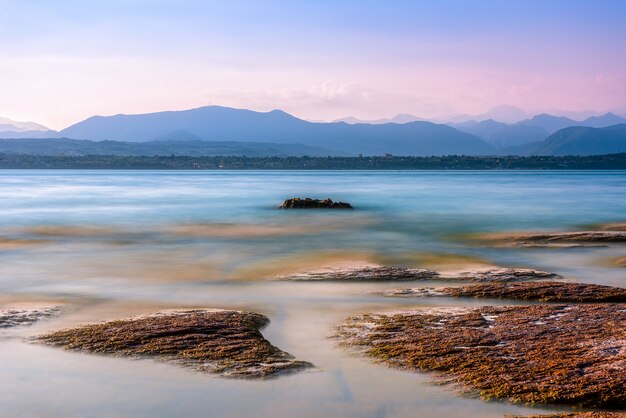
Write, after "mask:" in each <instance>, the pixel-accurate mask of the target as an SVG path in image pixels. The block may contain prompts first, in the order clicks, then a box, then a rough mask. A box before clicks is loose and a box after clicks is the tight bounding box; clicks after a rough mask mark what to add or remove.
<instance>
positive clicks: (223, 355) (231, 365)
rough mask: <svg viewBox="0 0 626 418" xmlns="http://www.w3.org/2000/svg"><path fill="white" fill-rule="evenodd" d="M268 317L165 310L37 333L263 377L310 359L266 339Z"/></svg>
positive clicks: (91, 348) (73, 345)
mask: <svg viewBox="0 0 626 418" xmlns="http://www.w3.org/2000/svg"><path fill="white" fill-rule="evenodd" d="M268 323H269V320H268V319H267V318H266V317H265V316H263V315H260V314H257V313H252V312H239V311H224V310H190V311H179V312H164V313H160V314H155V315H149V316H142V317H137V318H131V319H123V320H116V321H110V322H105V323H102V324H93V325H85V326H81V327H78V328H73V329H68V330H61V331H57V332H53V333H51V334H47V335H43V336H40V337H37V339H36V340H39V341H42V342H44V343H47V344H50V345H53V346H61V347H63V348H66V349H69V350H80V351H86V352H91V353H102V354H111V355H117V356H129V357H153V358H158V359H163V360H166V361H171V362H174V363H177V364H180V365H184V366H191V367H194V368H196V369H198V370H201V371H207V372H211V373H217V374H220V375H222V376H225V377H251V378H267V377H273V376H276V375H278V374H281V373H286V372H295V371H299V370H302V369H305V368H308V367H312V364H311V363H308V362H305V361H299V360H296V359H295V358H294V357H293V356H292V355H290V354H289V353H286V352H284V351H282V350H280V349H278V348H277V347H274V346H273V345H272V344H270V342H269V341H267V340H266V339H265V338H264V337H263V335H261V332H260V331H259V330H260V329H261V328H263V327H264V326H265V325H267V324H268Z"/></svg>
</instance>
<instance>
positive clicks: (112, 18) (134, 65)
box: [0, 0, 626, 129]
mask: <svg viewBox="0 0 626 418" xmlns="http://www.w3.org/2000/svg"><path fill="white" fill-rule="evenodd" d="M624 22H626V1H622V0H613V1H609V0H595V1H591V0H588V1H579V0H568V1H557V0H522V1H516V0H510V1H498V0H476V1H471V0H463V1H453V0H451V1H444V0H441V1H426V0H424V1H420V0H410V1H401V0H398V1H394V0H388V1H380V0H378V1H369V0H342V1H337V0H310V1H299V0H289V1H281V0H263V1H260V0H259V1H252V0H249V1H245V0H213V1H208V0H207V1H191V0H176V1H171V0H107V1H99V0H92V1H88V0H83V1H71V0H67V1H61V0H29V1H24V0H0V116H4V117H9V118H11V119H14V120H32V121H35V122H39V123H42V124H44V125H46V126H49V127H51V128H53V129H62V128H64V127H66V126H68V125H71V124H73V123H75V122H78V121H80V120H82V119H85V118H87V117H89V116H92V115H95V114H98V115H111V114H118V113H145V112H153V111H160V110H180V109H188V108H194V107H199V106H204V105H208V104H213V105H224V106H232V107H240V108H248V109H253V110H259V111H269V110H272V109H282V110H285V111H287V112H289V113H292V114H294V115H296V116H299V117H302V118H305V119H309V120H333V119H337V118H341V117H345V116H355V117H359V118H363V119H376V118H381V117H390V116H393V115H395V114H397V113H410V114H414V115H416V116H419V117H424V118H431V119H433V118H435V119H436V118H445V117H448V116H452V115H455V114H464V113H466V114H480V113H483V112H485V111H487V110H488V109H490V108H492V107H494V106H497V105H503V104H507V105H514V106H518V107H520V108H522V109H524V110H525V111H526V112H528V113H539V112H545V111H551V112H564V111H570V112H580V111H587V110H593V111H595V112H605V111H618V112H621V113H622V114H626V24H625V23H624Z"/></svg>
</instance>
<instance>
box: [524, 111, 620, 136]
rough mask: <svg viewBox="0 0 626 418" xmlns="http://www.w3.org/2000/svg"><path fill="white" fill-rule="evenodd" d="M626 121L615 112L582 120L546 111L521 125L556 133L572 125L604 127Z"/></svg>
mask: <svg viewBox="0 0 626 418" xmlns="http://www.w3.org/2000/svg"><path fill="white" fill-rule="evenodd" d="M620 123H626V119H624V118H622V117H620V116H617V115H615V114H614V113H606V114H604V115H601V116H592V117H589V118H587V119H585V120H582V121H576V120H573V119H570V118H566V117H565V116H553V115H548V114H546V113H542V114H540V115H537V116H534V117H533V118H531V119H526V120H523V121H521V122H519V124H520V125H526V126H535V127H540V128H543V129H545V130H547V131H548V132H550V133H554V132H556V131H558V130H559V129H563V128H568V127H570V126H588V127H591V128H604V127H607V126H611V125H617V124H620Z"/></svg>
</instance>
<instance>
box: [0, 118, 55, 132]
mask: <svg viewBox="0 0 626 418" xmlns="http://www.w3.org/2000/svg"><path fill="white" fill-rule="evenodd" d="M49 130H50V129H48V128H46V127H45V126H43V125H40V124H38V123H35V122H19V121H15V120H11V119H9V118H3V117H0V131H15V132H24V131H49Z"/></svg>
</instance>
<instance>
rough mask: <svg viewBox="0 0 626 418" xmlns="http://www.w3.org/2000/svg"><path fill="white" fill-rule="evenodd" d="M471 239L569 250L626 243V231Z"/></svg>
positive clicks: (500, 234) (502, 234) (503, 234)
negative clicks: (571, 248) (570, 248)
mask: <svg viewBox="0 0 626 418" xmlns="http://www.w3.org/2000/svg"><path fill="white" fill-rule="evenodd" d="M470 238H472V239H474V240H476V241H478V242H482V243H485V244H488V245H490V246H494V247H527V248H533V247H546V248H550V247H553V248H567V247H573V248H576V247H581V246H583V247H584V246H603V245H607V244H619V243H625V242H626V231H620V230H616V231H576V232H536V233H534V232H512V233H506V232H497V233H489V234H478V235H473V236H471V237H470Z"/></svg>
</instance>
